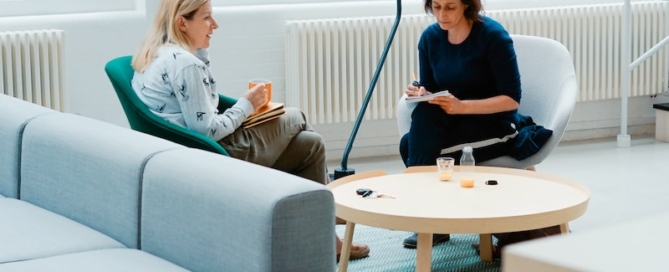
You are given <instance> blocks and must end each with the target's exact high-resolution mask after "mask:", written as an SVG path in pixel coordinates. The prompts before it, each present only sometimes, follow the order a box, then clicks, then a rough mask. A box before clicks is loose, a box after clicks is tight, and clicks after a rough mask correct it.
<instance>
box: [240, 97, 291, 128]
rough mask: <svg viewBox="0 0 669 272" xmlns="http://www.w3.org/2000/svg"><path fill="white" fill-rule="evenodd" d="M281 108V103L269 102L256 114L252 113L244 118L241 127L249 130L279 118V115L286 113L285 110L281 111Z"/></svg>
mask: <svg viewBox="0 0 669 272" xmlns="http://www.w3.org/2000/svg"><path fill="white" fill-rule="evenodd" d="M283 106H284V104H283V103H278V102H269V104H268V105H267V106H265V107H262V108H260V109H259V110H258V111H257V112H254V113H253V114H251V115H249V117H246V119H245V120H244V122H242V127H244V128H250V127H253V126H256V125H259V124H262V123H265V122H267V121H270V120H274V119H276V118H279V117H280V116H281V115H283V114H284V113H286V110H284V109H283Z"/></svg>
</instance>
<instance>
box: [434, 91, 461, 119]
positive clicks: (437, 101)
mask: <svg viewBox="0 0 669 272" xmlns="http://www.w3.org/2000/svg"><path fill="white" fill-rule="evenodd" d="M428 103H430V104H434V105H439V107H441V109H442V110H443V111H444V112H445V113H448V114H463V113H465V103H463V102H462V101H460V99H458V98H457V97H455V96H453V95H452V94H448V95H446V96H437V97H435V98H434V99H431V100H430V101H428Z"/></svg>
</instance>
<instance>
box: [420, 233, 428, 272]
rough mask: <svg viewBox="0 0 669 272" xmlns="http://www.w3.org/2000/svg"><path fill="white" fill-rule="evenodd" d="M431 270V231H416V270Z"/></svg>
mask: <svg viewBox="0 0 669 272" xmlns="http://www.w3.org/2000/svg"><path fill="white" fill-rule="evenodd" d="M423 271H432V233H418V243H417V244H416V272H423Z"/></svg>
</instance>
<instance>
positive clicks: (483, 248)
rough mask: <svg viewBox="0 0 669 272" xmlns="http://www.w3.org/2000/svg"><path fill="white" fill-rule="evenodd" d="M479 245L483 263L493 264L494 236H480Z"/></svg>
mask: <svg viewBox="0 0 669 272" xmlns="http://www.w3.org/2000/svg"><path fill="white" fill-rule="evenodd" d="M479 245H480V247H479V254H480V257H481V261H484V262H492V261H493V259H492V253H493V252H492V251H493V247H492V234H489V233H488V234H479Z"/></svg>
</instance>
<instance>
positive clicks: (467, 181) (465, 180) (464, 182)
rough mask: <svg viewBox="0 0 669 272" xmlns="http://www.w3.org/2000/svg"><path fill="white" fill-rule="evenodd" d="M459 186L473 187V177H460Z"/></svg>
mask: <svg viewBox="0 0 669 272" xmlns="http://www.w3.org/2000/svg"><path fill="white" fill-rule="evenodd" d="M460 187H462V188H474V178H470V177H463V178H461V179H460Z"/></svg>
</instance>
